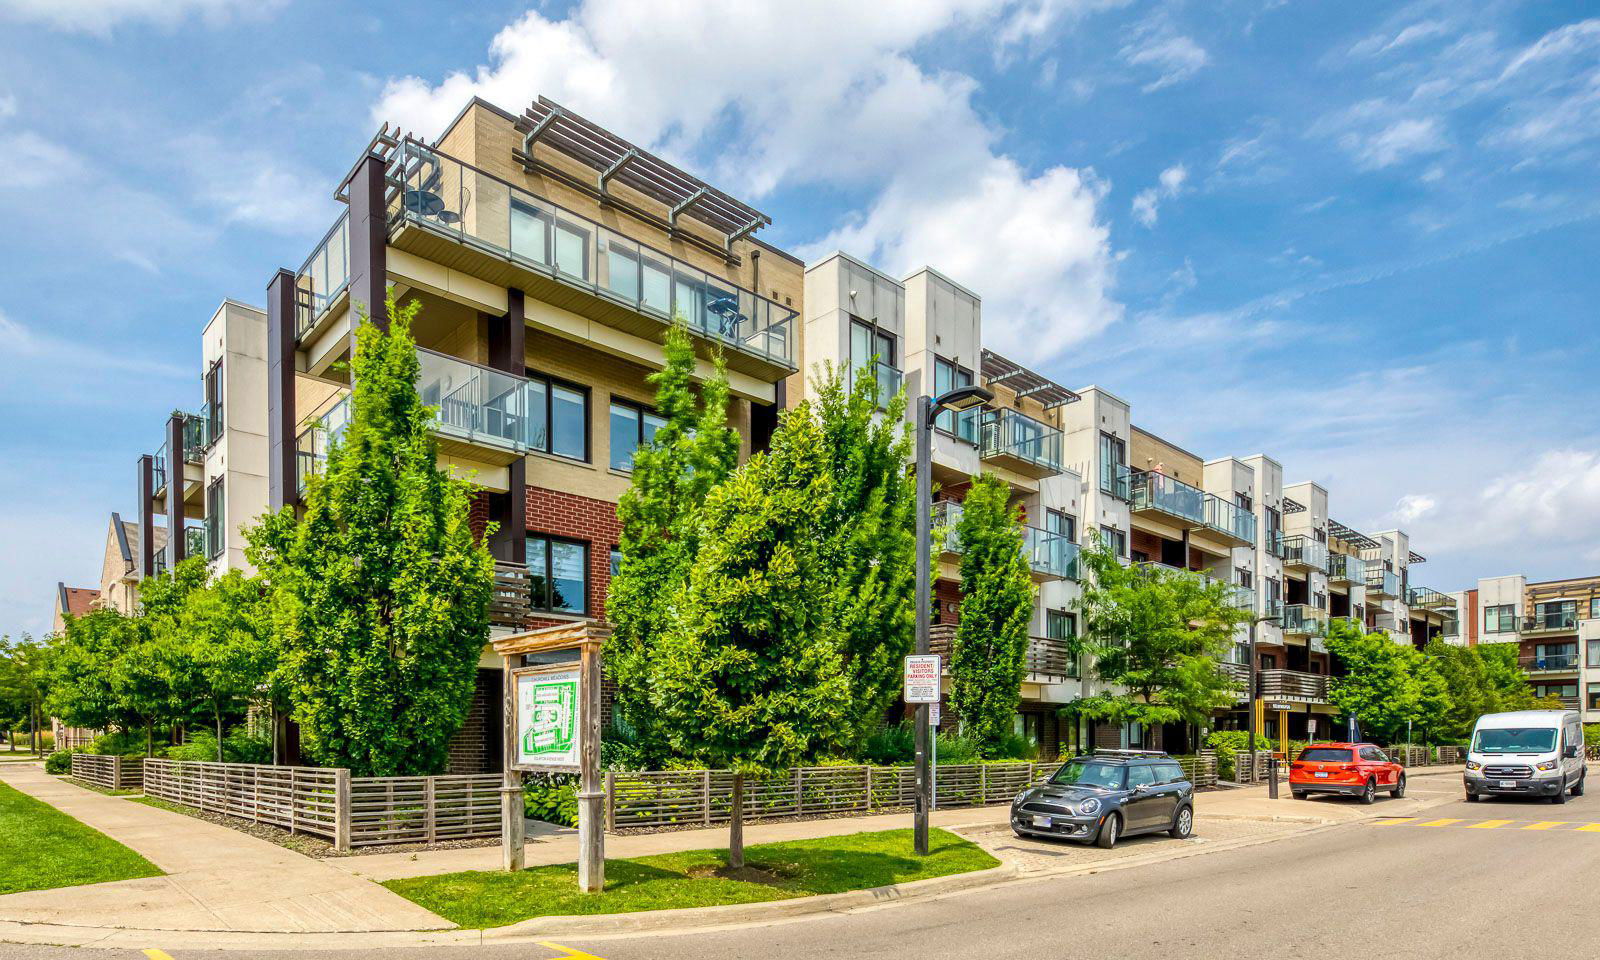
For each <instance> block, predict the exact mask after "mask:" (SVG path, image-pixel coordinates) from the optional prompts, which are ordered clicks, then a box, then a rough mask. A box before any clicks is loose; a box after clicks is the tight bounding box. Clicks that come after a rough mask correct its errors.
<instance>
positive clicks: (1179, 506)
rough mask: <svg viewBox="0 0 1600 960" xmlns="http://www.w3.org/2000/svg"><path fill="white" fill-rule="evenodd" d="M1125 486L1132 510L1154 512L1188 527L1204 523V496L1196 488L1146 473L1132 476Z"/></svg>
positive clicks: (1164, 475)
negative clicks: (1130, 496)
mask: <svg viewBox="0 0 1600 960" xmlns="http://www.w3.org/2000/svg"><path fill="white" fill-rule="evenodd" d="M1129 486H1130V489H1131V491H1132V494H1133V498H1132V501H1131V502H1132V504H1133V509H1135V510H1154V511H1157V512H1160V513H1165V514H1167V515H1168V516H1172V517H1177V518H1179V519H1181V520H1187V521H1189V522H1190V523H1196V524H1199V523H1204V522H1205V518H1206V493H1205V491H1204V490H1201V489H1200V488H1199V487H1191V486H1189V485H1188V484H1187V483H1184V482H1182V481H1180V480H1175V479H1173V478H1172V477H1169V476H1167V475H1166V474H1164V473H1154V472H1151V471H1148V470H1141V471H1139V472H1138V473H1135V474H1134V475H1133V476H1132V477H1131V478H1130V484H1129Z"/></svg>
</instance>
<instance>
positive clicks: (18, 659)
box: [0, 633, 50, 753]
mask: <svg viewBox="0 0 1600 960" xmlns="http://www.w3.org/2000/svg"><path fill="white" fill-rule="evenodd" d="M49 655H50V648H49V646H47V645H46V644H44V643H42V642H40V641H38V640H35V639H33V638H32V637H30V636H29V635H28V634H26V633H25V634H23V635H22V636H21V637H20V638H18V639H16V640H13V639H11V638H10V637H0V722H3V723H4V727H3V729H4V730H5V731H6V732H7V733H8V734H14V733H15V725H16V724H17V723H19V722H21V723H25V724H26V726H27V728H28V730H29V732H30V733H31V734H32V739H33V751H34V752H35V753H38V752H39V728H40V726H41V725H42V724H43V723H44V700H45V695H46V692H47V690H48V683H49V681H48V678H47V672H46V667H47V663H48V658H49ZM7 739H8V740H9V741H10V745H11V749H12V750H13V751H15V750H16V749H17V741H16V737H15V736H14V735H12V736H8V737H7Z"/></svg>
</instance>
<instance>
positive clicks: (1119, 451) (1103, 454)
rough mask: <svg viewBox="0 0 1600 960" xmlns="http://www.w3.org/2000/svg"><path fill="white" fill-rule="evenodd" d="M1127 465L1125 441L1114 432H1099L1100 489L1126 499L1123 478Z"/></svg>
mask: <svg viewBox="0 0 1600 960" xmlns="http://www.w3.org/2000/svg"><path fill="white" fill-rule="evenodd" d="M1127 466H1128V445H1127V443H1125V442H1124V441H1123V439H1122V438H1121V437H1118V436H1116V435H1114V434H1110V433H1102V434H1100V489H1101V490H1102V491H1104V492H1105V493H1109V494H1111V495H1112V496H1114V497H1120V498H1122V499H1124V500H1126V499H1127V498H1128V489H1127V485H1126V480H1125V476H1126V472H1127V471H1126V467H1127Z"/></svg>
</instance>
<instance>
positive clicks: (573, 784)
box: [522, 773, 578, 827]
mask: <svg viewBox="0 0 1600 960" xmlns="http://www.w3.org/2000/svg"><path fill="white" fill-rule="evenodd" d="M522 809H523V812H524V813H526V814H527V815H528V817H529V818H531V819H533V820H543V821H544V822H545V823H554V824H557V825H558V826H563V827H576V826H577V825H578V779H577V777H574V776H572V775H571V774H562V773H551V774H535V775H533V776H531V777H529V778H528V780H527V782H526V783H524V784H523V785H522Z"/></svg>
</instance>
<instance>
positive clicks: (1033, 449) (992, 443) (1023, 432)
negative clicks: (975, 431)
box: [978, 409, 1061, 470]
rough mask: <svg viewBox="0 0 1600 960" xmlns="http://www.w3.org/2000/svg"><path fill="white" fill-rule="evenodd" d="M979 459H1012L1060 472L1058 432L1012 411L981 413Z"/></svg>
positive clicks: (987, 411) (1002, 410) (1059, 439)
mask: <svg viewBox="0 0 1600 960" xmlns="http://www.w3.org/2000/svg"><path fill="white" fill-rule="evenodd" d="M980 423H981V426H982V431H981V438H982V439H981V442H980V443H979V445H978V455H979V456H980V457H985V458H987V457H1000V456H1007V457H1015V458H1016V459H1018V460H1026V461H1027V462H1029V463H1033V464H1037V465H1039V466H1041V467H1044V468H1046V469H1049V470H1060V469H1061V431H1060V430H1057V429H1056V428H1055V427H1052V426H1050V425H1049V424H1047V423H1041V422H1039V421H1038V420H1035V419H1033V418H1032V417H1030V416H1027V415H1025V414H1021V413H1018V412H1017V411H1015V410H1009V409H1000V410H985V411H983V413H982V416H981V419H980Z"/></svg>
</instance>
